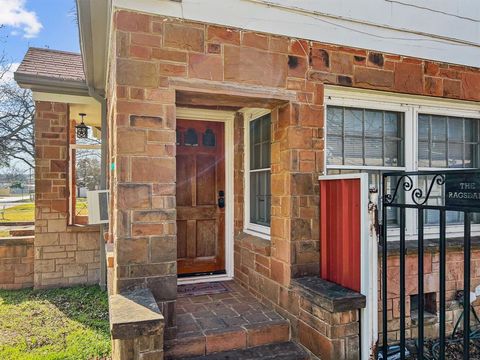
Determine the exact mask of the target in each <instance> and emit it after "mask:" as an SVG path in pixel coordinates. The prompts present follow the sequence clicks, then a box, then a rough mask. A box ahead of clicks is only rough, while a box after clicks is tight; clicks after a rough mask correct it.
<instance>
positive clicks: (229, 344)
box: [165, 318, 290, 360]
mask: <svg viewBox="0 0 480 360" xmlns="http://www.w3.org/2000/svg"><path fill="white" fill-rule="evenodd" d="M216 320H217V319H215V318H213V319H208V320H207V321H208V322H215V321H216ZM200 321H202V320H201V319H200ZM289 340H290V322H289V321H288V320H285V319H283V318H281V319H278V320H270V321H265V322H258V323H249V324H241V325H232V326H228V327H223V328H212V329H206V330H203V331H201V332H199V333H193V334H191V335H188V333H186V334H178V335H177V338H176V339H173V340H168V341H166V342H165V359H167V360H169V359H181V358H185V357H188V356H205V355H206V356H210V355H212V354H215V353H221V352H228V351H231V350H245V351H247V350H248V349H250V348H256V347H261V346H262V345H272V344H278V343H286V342H288V341H289ZM248 353H249V352H248V351H247V352H246V354H248ZM206 359H210V357H206ZM211 359H217V358H216V357H212V358H211ZM218 359H223V358H218ZM241 359H243V358H241ZM245 359H249V358H248V357H245ZM262 359H263V358H262ZM265 359H269V358H268V357H266V358H265Z"/></svg>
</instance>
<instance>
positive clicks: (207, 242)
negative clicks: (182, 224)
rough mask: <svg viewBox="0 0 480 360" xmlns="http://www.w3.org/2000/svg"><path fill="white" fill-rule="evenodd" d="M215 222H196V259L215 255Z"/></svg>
mask: <svg viewBox="0 0 480 360" xmlns="http://www.w3.org/2000/svg"><path fill="white" fill-rule="evenodd" d="M217 235H218V234H217V222H216V221H215V220H200V221H197V253H196V256H197V257H207V256H210V257H212V256H215V255H216V254H217Z"/></svg>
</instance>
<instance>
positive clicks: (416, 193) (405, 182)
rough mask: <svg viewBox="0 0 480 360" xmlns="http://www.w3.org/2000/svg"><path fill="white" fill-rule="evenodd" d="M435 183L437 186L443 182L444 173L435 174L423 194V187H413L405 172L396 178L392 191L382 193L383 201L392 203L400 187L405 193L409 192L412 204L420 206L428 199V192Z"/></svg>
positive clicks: (429, 192)
mask: <svg viewBox="0 0 480 360" xmlns="http://www.w3.org/2000/svg"><path fill="white" fill-rule="evenodd" d="M435 184H436V185H439V186H441V185H443V184H445V175H444V174H435V176H434V177H433V178H432V180H431V182H430V184H429V185H428V190H427V192H426V194H425V195H424V191H423V189H421V188H419V187H416V188H414V187H413V179H412V177H411V176H410V175H406V174H405V175H402V176H400V177H399V179H398V180H397V184H396V185H395V190H394V191H393V193H390V194H388V193H387V194H385V195H384V197H383V201H384V203H385V204H386V205H391V204H394V203H395V200H396V198H397V196H398V193H399V190H400V187H401V188H402V189H403V191H404V192H405V193H407V192H411V197H412V201H413V203H414V204H416V205H419V206H422V205H425V204H426V203H427V202H428V199H429V198H430V194H431V193H432V190H433V187H434V185H435Z"/></svg>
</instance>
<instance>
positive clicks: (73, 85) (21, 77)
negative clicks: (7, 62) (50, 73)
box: [13, 72, 88, 95]
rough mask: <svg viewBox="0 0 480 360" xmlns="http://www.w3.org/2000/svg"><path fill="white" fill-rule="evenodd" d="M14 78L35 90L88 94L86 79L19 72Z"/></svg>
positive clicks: (22, 85)
mask: <svg viewBox="0 0 480 360" xmlns="http://www.w3.org/2000/svg"><path fill="white" fill-rule="evenodd" d="M13 78H14V80H15V81H16V82H17V83H18V85H19V86H20V87H22V88H26V89H30V90H32V91H34V92H42V93H52V94H66V95H88V86H87V84H86V83H85V81H80V80H65V79H56V78H50V77H45V76H38V75H31V74H23V73H17V72H16V73H14V75H13Z"/></svg>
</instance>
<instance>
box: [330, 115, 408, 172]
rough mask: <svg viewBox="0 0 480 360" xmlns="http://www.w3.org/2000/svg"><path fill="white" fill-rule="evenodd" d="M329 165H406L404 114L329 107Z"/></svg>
mask: <svg viewBox="0 0 480 360" xmlns="http://www.w3.org/2000/svg"><path fill="white" fill-rule="evenodd" d="M327 137H328V140H327V165H347V166H348V165H352V166H375V167H385V166H388V167H392V166H393V167H397V166H403V165H404V160H403V147H404V141H403V114H402V113H400V112H393V111H382V110H371V109H359V108H348V107H340V106H328V107H327Z"/></svg>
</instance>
